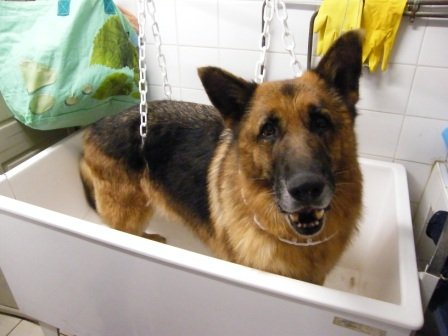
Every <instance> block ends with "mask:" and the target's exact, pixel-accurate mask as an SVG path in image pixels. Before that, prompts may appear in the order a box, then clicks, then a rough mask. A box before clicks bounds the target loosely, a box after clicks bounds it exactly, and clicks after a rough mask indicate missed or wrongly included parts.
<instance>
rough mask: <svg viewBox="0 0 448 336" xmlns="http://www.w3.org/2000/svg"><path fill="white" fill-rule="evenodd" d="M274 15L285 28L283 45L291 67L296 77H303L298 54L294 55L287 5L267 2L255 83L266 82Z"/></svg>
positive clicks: (278, 2) (269, 0)
mask: <svg viewBox="0 0 448 336" xmlns="http://www.w3.org/2000/svg"><path fill="white" fill-rule="evenodd" d="M274 13H275V14H276V16H277V19H278V20H279V21H280V22H281V23H282V28H283V35H282V39H283V44H284V46H285V49H286V50H287V51H288V53H289V56H290V58H291V62H290V64H291V67H292V70H293V72H294V75H295V76H296V77H299V76H301V75H302V73H303V70H302V65H301V64H300V62H299V60H298V59H297V56H296V54H295V53H294V48H295V42H294V37H293V35H292V33H291V31H290V29H289V26H288V12H287V11H286V5H285V2H284V1H283V0H265V1H264V3H263V23H262V27H263V29H262V33H261V45H260V50H261V55H260V59H259V60H258V61H257V64H256V67H255V82H256V83H262V82H263V80H264V76H265V72H266V52H267V51H268V49H269V46H270V42H271V34H270V32H269V30H270V24H271V21H272V19H273V17H274Z"/></svg>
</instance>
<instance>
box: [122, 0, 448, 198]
mask: <svg viewBox="0 0 448 336" xmlns="http://www.w3.org/2000/svg"><path fill="white" fill-rule="evenodd" d="M116 2H117V3H118V4H121V5H124V6H125V7H126V8H128V9H130V10H135V9H136V5H135V1H134V0H117V1H116ZM155 2H156V6H157V17H158V19H159V26H160V31H161V33H162V41H163V42H164V45H165V46H164V52H165V53H166V58H167V64H168V71H169V79H170V82H171V83H172V85H173V96H174V98H176V99H183V100H189V101H195V102H200V103H207V102H208V99H207V97H206V95H205V93H204V91H203V90H202V87H201V83H200V81H199V79H198V78H197V74H196V68H197V67H199V66H205V65H216V66H221V67H223V68H225V69H227V70H230V71H232V72H234V73H235V74H237V75H239V76H241V77H244V78H247V79H253V76H254V75H253V73H254V68H255V63H256V61H257V59H258V58H259V55H260V54H259V51H258V46H259V44H260V30H261V4H262V1H261V0H163V1H162V0H159V1H157V0H156V1H155ZM313 11H314V8H313V7H310V6H305V5H288V16H289V19H288V23H289V27H290V29H291V30H292V32H293V34H294V35H295V42H296V52H297V53H298V56H299V59H300V60H301V62H302V65H303V66H304V67H305V66H306V61H305V57H306V52H307V51H306V46H307V37H308V28H309V18H310V16H311V14H312V13H313ZM281 33H282V29H281V25H280V24H279V23H278V22H276V21H275V19H274V22H273V23H272V42H271V50H270V51H271V52H270V53H269V54H268V63H267V66H268V68H267V79H269V80H275V79H281V78H290V77H291V75H292V73H291V70H290V68H289V59H288V56H287V54H286V53H285V51H284V49H283V45H282V39H281ZM148 35H151V31H150V28H148ZM151 41H152V38H151V37H150V38H149V42H151ZM153 53H154V47H151V46H149V47H148V54H149V55H148V63H149V64H148V67H149V72H150V74H149V76H148V77H149V78H150V83H151V86H150V98H151V99H160V98H163V90H162V89H161V87H160V83H161V77H160V74H159V73H158V68H157V65H156V61H157V60H156V58H155V56H154V55H153V56H151V54H153ZM360 90H361V92H360V94H361V99H360V102H359V104H358V107H359V109H360V116H359V118H358V120H357V125H356V132H357V134H358V139H359V150H360V154H361V155H362V156H366V157H373V158H380V159H383V160H388V161H397V162H400V163H402V164H404V165H405V167H406V168H407V171H408V177H409V186H410V194H411V200H412V202H413V205H415V203H416V202H418V201H419V199H420V197H421V193H422V190H423V187H424V185H425V184H426V180H427V178H428V170H429V167H431V165H432V164H433V163H434V161H435V160H446V158H447V156H446V148H445V147H444V144H443V142H442V138H441V136H440V133H441V131H442V130H443V129H444V128H446V127H448V108H447V106H448V21H442V20H425V19H417V20H415V22H413V23H411V22H410V21H409V19H408V18H403V20H402V23H401V26H400V30H399V33H398V36H397V39H396V44H395V46H394V50H393V52H392V57H391V64H390V65H389V68H388V70H387V71H386V72H380V71H378V72H375V73H369V71H368V70H367V69H365V70H364V71H363V77H362V80H361V87H360Z"/></svg>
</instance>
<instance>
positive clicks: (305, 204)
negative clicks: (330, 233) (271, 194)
mask: <svg viewBox="0 0 448 336" xmlns="http://www.w3.org/2000/svg"><path fill="white" fill-rule="evenodd" d="M280 184H281V185H282V187H281V188H280V190H279V193H280V195H278V196H280V197H279V207H280V209H281V211H282V212H283V213H285V216H286V219H287V222H288V224H289V226H290V227H291V228H292V229H293V230H294V231H295V232H297V233H298V234H299V235H302V236H313V235H316V234H318V233H319V232H320V231H321V230H322V229H323V227H324V225H325V220H326V213H327V211H328V210H329V208H330V203H331V199H332V197H333V194H334V185H333V183H332V182H331V181H330V180H329V179H328V178H327V177H325V176H323V175H321V174H316V173H313V172H303V173H299V174H296V175H294V176H293V177H292V178H289V179H288V180H287V181H283V183H280Z"/></svg>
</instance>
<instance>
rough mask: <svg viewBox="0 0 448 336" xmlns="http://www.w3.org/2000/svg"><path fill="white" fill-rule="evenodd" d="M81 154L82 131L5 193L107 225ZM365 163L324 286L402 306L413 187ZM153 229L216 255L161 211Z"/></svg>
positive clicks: (18, 176)
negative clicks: (89, 195)
mask: <svg viewBox="0 0 448 336" xmlns="http://www.w3.org/2000/svg"><path fill="white" fill-rule="evenodd" d="M80 153H81V134H80V133H78V134H76V135H74V136H72V137H70V138H68V139H66V140H65V141H63V142H61V143H60V144H58V145H56V146H54V147H52V148H50V149H48V150H46V151H44V152H42V153H40V154H38V155H37V156H35V157H33V158H31V159H30V160H28V161H26V162H25V163H23V164H21V165H20V166H18V167H16V168H14V169H13V170H11V171H9V172H8V173H7V174H6V177H7V178H6V179H5V180H4V181H3V182H0V193H1V194H3V195H5V196H10V197H11V196H13V197H14V198H15V199H17V200H20V201H24V202H26V203H30V204H33V205H37V206H40V207H43V208H46V209H49V210H54V211H57V212H60V213H63V214H67V215H70V216H73V217H77V218H80V219H84V220H88V221H90V222H92V223H96V224H100V225H101V220H100V218H99V217H98V216H97V214H96V213H95V212H94V211H93V210H92V209H91V208H90V207H89V205H88V204H87V202H86V200H85V197H84V191H83V188H82V185H81V181H80V178H79V172H78V160H79V157H80ZM361 167H362V171H363V176H364V214H363V219H362V221H361V223H360V227H359V232H358V233H357V235H356V237H355V238H354V239H353V242H352V244H351V245H350V247H349V249H347V250H346V252H345V253H344V255H343V257H342V258H341V260H340V262H339V263H338V264H337V266H336V267H335V269H334V270H333V271H332V272H331V274H330V275H329V276H328V277H327V280H326V282H325V284H324V286H325V287H329V288H333V289H337V290H341V291H345V292H349V293H354V294H357V295H361V296H365V297H367V298H372V299H376V300H380V301H384V302H388V303H391V304H397V305H399V304H400V303H401V301H402V295H403V293H402V292H403V289H402V288H401V286H400V284H401V280H402V279H400V269H401V267H400V265H399V263H400V253H399V244H400V239H399V233H400V225H401V224H402V223H401V222H402V220H403V219H402V218H401V217H400V216H399V215H398V214H399V213H400V212H405V213H409V204H408V203H406V202H400V200H402V197H404V196H403V195H400V196H399V197H397V194H400V193H404V194H405V197H406V198H407V197H408V196H407V186H406V185H405V186H403V190H398V189H399V188H400V187H399V186H397V183H396V181H395V177H396V176H395V172H394V171H393V170H391V169H390V167H388V166H384V165H383V164H379V163H377V162H376V161H371V160H361ZM11 194H12V195H11ZM398 203H400V204H398ZM403 207H404V208H403ZM405 218H407V216H405ZM409 220H410V217H409ZM92 225H95V224H92ZM409 225H410V223H409ZM409 230H411V231H412V229H411V228H410V227H409ZM148 232H156V233H159V234H161V235H163V236H165V237H166V238H167V241H168V244H170V245H173V246H176V247H180V248H184V249H187V250H190V251H193V252H197V253H201V254H206V255H211V253H210V251H209V250H208V249H207V247H206V246H205V245H204V244H202V242H200V241H199V240H198V239H197V238H196V237H195V236H194V235H193V234H192V233H191V232H190V230H189V229H188V228H186V227H184V226H183V225H181V224H178V223H175V222H172V221H169V220H166V219H164V218H162V217H160V216H159V215H157V214H156V216H155V217H153V219H152V220H151V222H150V223H149V226H148ZM142 239H143V238H142ZM411 262H412V261H411Z"/></svg>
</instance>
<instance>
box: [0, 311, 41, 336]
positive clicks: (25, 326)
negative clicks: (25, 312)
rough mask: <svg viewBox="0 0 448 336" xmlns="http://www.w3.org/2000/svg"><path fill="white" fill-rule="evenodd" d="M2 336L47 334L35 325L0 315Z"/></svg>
mask: <svg viewBox="0 0 448 336" xmlns="http://www.w3.org/2000/svg"><path fill="white" fill-rule="evenodd" d="M0 336H45V334H44V332H43V331H42V328H41V327H40V326H39V325H37V324H35V323H31V322H29V321H26V320H22V319H19V318H17V317H13V316H10V315H1V314H0Z"/></svg>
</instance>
